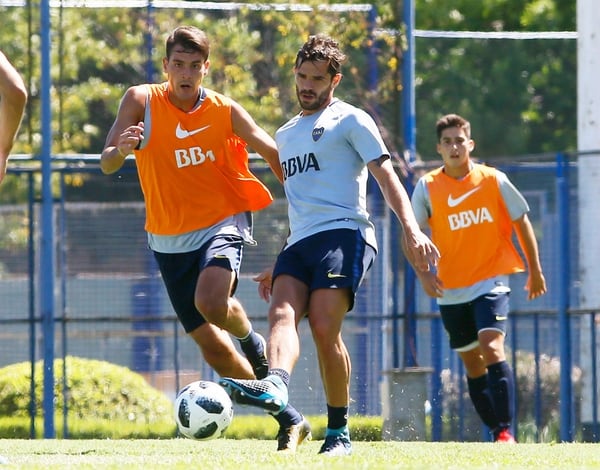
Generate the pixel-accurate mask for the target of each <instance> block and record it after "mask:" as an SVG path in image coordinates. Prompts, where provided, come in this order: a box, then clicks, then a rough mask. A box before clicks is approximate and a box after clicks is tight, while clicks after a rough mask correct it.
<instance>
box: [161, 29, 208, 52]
mask: <svg viewBox="0 0 600 470" xmlns="http://www.w3.org/2000/svg"><path fill="white" fill-rule="evenodd" d="M176 45H180V46H182V47H183V49H184V50H185V51H186V52H200V54H202V56H203V57H204V60H207V59H208V55H209V53H210V41H209V40H208V36H207V35H206V33H205V32H204V31H202V30H200V29H198V28H196V27H195V26H179V27H178V28H175V29H174V30H173V31H172V32H171V34H169V37H168V38H167V42H166V53H167V59H168V58H169V57H171V52H172V51H173V48H174V47H175V46H176Z"/></svg>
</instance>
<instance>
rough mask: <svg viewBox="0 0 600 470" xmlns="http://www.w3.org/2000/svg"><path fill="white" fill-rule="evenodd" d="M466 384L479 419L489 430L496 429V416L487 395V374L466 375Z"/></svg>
mask: <svg viewBox="0 0 600 470" xmlns="http://www.w3.org/2000/svg"><path fill="white" fill-rule="evenodd" d="M467 385H468V388H469V396H470V397H471V401H472V402H473V406H474V407H475V411H477V414H478V415H479V417H480V418H481V421H483V424H485V425H486V426H487V427H488V428H490V429H491V430H494V429H496V428H497V427H498V417H497V416H496V411H495V410H494V404H493V403H492V400H491V397H490V395H489V390H488V376H487V374H484V375H482V376H481V377H475V378H471V377H467Z"/></svg>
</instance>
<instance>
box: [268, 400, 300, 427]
mask: <svg viewBox="0 0 600 470" xmlns="http://www.w3.org/2000/svg"><path fill="white" fill-rule="evenodd" d="M271 416H273V418H275V420H276V421H277V422H278V423H279V426H280V427H282V428H289V427H290V426H291V425H293V424H298V423H300V422H301V421H302V415H301V414H300V412H299V411H298V410H297V409H296V408H294V407H293V406H292V405H290V404H289V403H288V404H287V406H286V407H285V408H284V409H283V411H280V412H279V413H277V414H276V415H274V414H272V413H271Z"/></svg>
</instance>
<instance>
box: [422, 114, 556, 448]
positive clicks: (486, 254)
mask: <svg viewBox="0 0 600 470" xmlns="http://www.w3.org/2000/svg"><path fill="white" fill-rule="evenodd" d="M436 130H437V136H438V144H437V151H438V153H439V154H440V155H441V157H442V160H443V166H442V167H440V168H438V169H436V170H433V171H431V172H429V173H427V174H426V175H424V176H423V177H421V178H420V179H419V181H418V183H417V185H416V187H415V190H414V192H413V195H412V205H413V209H414V212H415V215H416V217H417V220H418V222H419V225H420V226H421V227H422V228H424V229H426V228H428V229H430V230H431V238H432V240H433V242H434V243H435V244H436V246H437V247H438V248H439V250H440V253H441V257H440V260H439V263H438V269H437V273H436V271H435V270H430V271H422V270H418V269H417V270H416V271H417V276H418V277H419V279H420V281H421V283H422V285H423V287H424V289H425V291H426V292H427V294H428V295H430V296H432V297H436V299H437V302H438V305H439V308H440V313H441V316H442V321H443V323H444V327H445V329H446V331H447V333H448V336H449V339H450V347H451V348H452V349H454V350H456V351H457V352H458V354H459V355H460V358H461V359H462V361H463V363H464V365H465V370H466V374H467V383H468V388H469V394H470V397H471V400H472V402H473V405H474V406H475V409H476V410H477V413H478V414H479V416H480V417H481V419H482V421H483V422H484V423H485V424H486V426H488V427H489V428H490V430H491V432H492V433H493V439H494V441H496V442H515V439H514V437H513V435H512V433H511V429H510V427H511V422H512V419H513V415H514V409H513V408H514V380H513V372H512V369H511V367H510V366H509V364H508V363H507V362H506V356H505V353H504V337H505V335H506V320H507V317H508V312H509V295H510V288H509V286H508V275H510V274H513V273H517V272H523V271H524V269H525V266H524V264H523V260H522V259H521V257H520V255H519V253H518V252H517V250H516V248H515V246H514V245H513V242H512V240H513V230H514V231H515V232H516V234H517V238H518V240H519V244H520V245H521V248H522V250H523V253H524V255H525V258H526V261H527V268H528V278H527V283H526V285H525V289H526V290H527V291H528V292H529V294H528V299H529V300H531V299H534V298H536V297H538V296H540V295H542V294H544V293H545V292H546V281H545V279H544V275H543V273H542V267H541V265H540V260H539V255H538V246H537V241H536V238H535V234H534V232H533V228H532V226H531V223H530V221H529V218H528V217H527V213H528V212H529V206H528V205H527V202H526V201H525V199H524V198H523V196H522V195H521V193H520V192H519V191H518V190H517V189H516V188H515V186H514V185H513V184H512V183H511V182H510V181H509V179H508V177H507V176H506V175H505V174H504V173H502V172H501V171H499V170H497V169H494V168H491V167H487V166H485V165H481V164H477V163H475V162H473V160H472V159H471V152H472V151H473V149H474V148H475V142H474V141H473V140H472V139H471V125H470V123H469V122H468V121H467V120H466V119H464V118H462V117H461V116H458V115H456V114H448V115H446V116H444V117H442V118H441V119H440V120H439V121H438V122H437V124H436Z"/></svg>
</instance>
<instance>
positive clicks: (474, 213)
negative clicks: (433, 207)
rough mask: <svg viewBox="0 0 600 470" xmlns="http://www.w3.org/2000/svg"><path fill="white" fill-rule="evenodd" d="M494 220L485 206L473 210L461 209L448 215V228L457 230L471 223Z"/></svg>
mask: <svg viewBox="0 0 600 470" xmlns="http://www.w3.org/2000/svg"><path fill="white" fill-rule="evenodd" d="M485 222H487V223H491V222H494V219H493V217H492V214H490V211H489V210H488V208H487V207H479V208H477V209H475V210H468V211H461V212H458V213H456V214H450V215H449V216H448V223H449V225H450V230H452V231H454V230H458V229H461V228H467V227H470V226H471V225H477V224H483V223H485Z"/></svg>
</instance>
